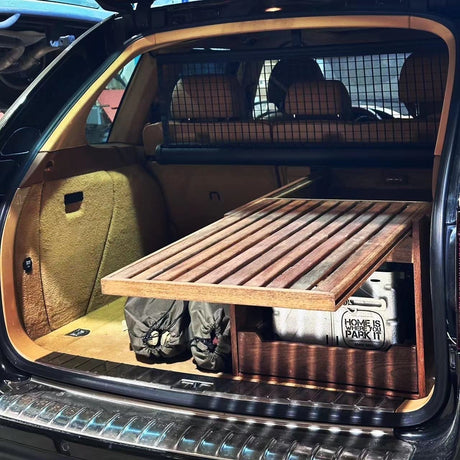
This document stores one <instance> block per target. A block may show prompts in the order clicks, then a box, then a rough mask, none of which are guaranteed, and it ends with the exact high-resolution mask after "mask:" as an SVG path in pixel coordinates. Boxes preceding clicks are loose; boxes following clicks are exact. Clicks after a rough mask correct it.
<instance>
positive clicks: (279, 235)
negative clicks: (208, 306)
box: [198, 202, 352, 285]
mask: <svg viewBox="0 0 460 460" xmlns="http://www.w3.org/2000/svg"><path fill="white" fill-rule="evenodd" d="M331 208H332V209H331ZM350 208H352V203H340V204H339V205H338V206H337V203H334V202H326V203H322V204H321V205H320V206H318V208H317V209H316V212H315V213H314V214H313V213H309V214H303V215H301V216H299V217H298V218H296V219H295V220H293V221H292V222H291V223H289V224H288V225H286V226H282V227H281V228H280V230H278V231H277V232H275V233H272V234H271V235H270V236H268V237H267V238H265V239H264V240H262V241H260V242H259V244H257V245H252V244H251V245H250V247H249V249H248V250H246V251H244V252H241V253H240V254H237V255H235V252H234V253H233V255H232V256H231V257H230V258H229V260H228V262H226V263H225V264H220V265H219V266H217V267H216V268H215V269H214V270H212V271H211V272H209V273H207V275H205V276H203V277H201V278H199V279H198V281H199V282H203V283H216V282H220V281H222V280H223V281H224V283H226V284H240V283H241V282H242V280H241V275H242V277H243V279H244V278H245V276H250V274H251V273H252V272H254V271H256V272H257V271H259V270H261V269H262V268H263V267H262V266H261V264H262V263H263V262H262V261H263V260H264V259H267V258H268V260H266V262H265V264H272V263H274V262H277V261H278V260H279V258H280V256H281V254H280V252H279V251H280V250H281V251H283V249H284V251H286V250H288V249H289V247H291V246H295V245H296V240H299V239H303V240H304V239H306V238H308V237H310V236H312V234H313V232H314V231H318V230H319V229H320V228H321V223H322V222H324V221H327V220H332V219H336V218H337V215H343V213H345V212H346V211H348V210H350ZM323 212H324V214H322V213H323ZM345 215H347V214H345ZM318 216H319V217H318ZM312 221H313V222H312ZM308 224H311V225H308ZM289 237H292V238H291V239H288V238H289ZM323 238H324V237H323ZM233 249H234V248H231V250H233ZM270 249H275V251H274V252H276V254H275V256H273V253H272V252H270ZM276 250H278V251H276ZM250 262H253V264H250ZM240 268H241V270H240V276H238V275H237V274H236V273H235V272H236V271H237V270H238V269H240ZM241 272H242V273H241ZM227 276H228V277H227ZM261 285H263V283H262V284H261Z"/></svg>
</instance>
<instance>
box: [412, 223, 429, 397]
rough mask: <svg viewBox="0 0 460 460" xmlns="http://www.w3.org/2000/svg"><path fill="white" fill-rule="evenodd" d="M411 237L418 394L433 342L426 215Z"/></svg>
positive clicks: (424, 391) (424, 380) (424, 385)
mask: <svg viewBox="0 0 460 460" xmlns="http://www.w3.org/2000/svg"><path fill="white" fill-rule="evenodd" d="M412 239H413V242H412V254H413V263H414V302H415V338H416V343H417V367H418V379H419V383H418V384H419V393H420V395H421V396H426V394H427V393H428V387H427V377H428V375H427V373H428V372H429V373H431V372H432V366H433V350H432V349H430V348H429V347H430V346H432V345H430V344H432V343H433V340H432V335H433V332H432V316H431V308H430V307H431V305H430V304H431V296H430V290H429V285H430V282H429V247H430V246H429V228H428V222H427V220H426V219H420V220H418V221H417V222H414V229H413V232H412Z"/></svg>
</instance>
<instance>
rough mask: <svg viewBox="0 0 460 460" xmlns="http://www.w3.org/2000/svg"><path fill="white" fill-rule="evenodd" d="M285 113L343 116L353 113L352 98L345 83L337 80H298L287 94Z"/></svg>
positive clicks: (299, 115)
mask: <svg viewBox="0 0 460 460" xmlns="http://www.w3.org/2000/svg"><path fill="white" fill-rule="evenodd" d="M284 105H285V113H286V114H289V115H295V116H296V117H314V118H327V119H329V118H342V119H349V118H350V115H351V99H350V95H349V94H348V91H347V89H346V88H345V86H344V84H343V83H342V82H340V81H336V80H319V81H310V82H307V81H304V82H297V83H294V84H293V85H291V86H290V87H289V89H288V91H287V94H286V100H285V103H284Z"/></svg>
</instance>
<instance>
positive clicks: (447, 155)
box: [0, 0, 460, 459]
mask: <svg viewBox="0 0 460 460" xmlns="http://www.w3.org/2000/svg"><path fill="white" fill-rule="evenodd" d="M116 3H121V4H122V6H121V9H120V12H121V13H124V14H125V15H126V17H116V18H111V19H108V20H106V21H105V22H103V23H101V24H99V25H98V26H96V27H95V28H94V29H93V30H92V31H91V33H90V34H86V35H85V36H83V37H81V39H79V40H78V41H77V42H76V43H75V44H74V45H72V46H71V47H69V49H68V50H67V51H66V52H65V53H63V54H62V55H61V56H60V57H59V58H58V59H57V60H56V62H55V63H53V64H52V65H51V66H50V67H49V68H48V69H47V70H46V71H45V72H44V73H43V74H42V75H41V76H40V77H39V78H38V79H37V80H36V81H35V82H34V84H33V85H32V86H31V87H30V88H29V89H28V90H27V91H26V93H25V94H24V96H23V98H22V99H21V100H20V101H18V102H17V103H16V104H15V106H14V107H13V109H12V110H11V112H10V113H9V114H8V115H7V116H6V117H5V119H4V120H3V121H2V122H1V130H0V152H1V155H0V184H1V190H0V193H1V194H2V197H3V199H4V203H3V207H2V212H1V218H2V226H3V225H4V222H5V219H6V216H7V213H8V210H9V205H10V203H11V200H12V197H13V194H14V192H15V189H16V188H17V187H18V185H19V183H20V181H21V180H22V178H23V176H24V174H25V171H27V170H28V169H29V167H30V165H31V164H32V162H33V160H34V157H35V155H36V154H37V152H38V151H39V150H40V148H41V146H42V145H43V143H44V140H45V139H46V138H47V136H48V134H49V133H50V132H51V131H52V130H53V128H54V127H55V126H56V125H57V124H58V122H59V121H60V120H61V119H62V117H63V116H64V115H65V114H66V113H67V111H68V109H69V108H70V107H71V106H72V105H73V103H74V102H75V100H77V99H78V97H79V96H80V95H81V94H82V93H83V92H84V91H85V90H86V89H87V88H88V86H89V85H90V84H91V83H92V82H93V81H94V80H95V78H96V77H97V76H99V75H101V74H102V73H103V71H104V70H105V69H107V67H108V66H109V65H110V64H111V63H112V62H113V61H114V60H115V58H116V57H117V56H118V55H119V54H120V53H121V51H122V50H123V49H124V48H125V47H126V46H127V44H128V43H132V42H133V41H135V40H137V39H140V38H141V37H142V36H145V35H148V34H149V33H153V32H158V31H161V30H174V28H176V27H177V25H178V24H181V27H195V26H201V25H205V24H210V23H219V22H232V21H233V22H236V21H239V20H243V18H244V20H247V19H254V20H256V19H259V18H260V17H263V10H264V8H265V3H264V2H261V3H256V5H255V6H254V5H253V4H252V3H248V2H246V3H244V2H225V1H223V2H197V3H193V4H188V5H175V6H172V7H165V8H158V9H157V10H151V13H150V14H151V19H150V20H149V21H147V22H146V21H145V20H141V18H140V17H139V14H140V11H141V10H142V11H143V12H144V13H145V11H146V9H142V8H141V9H139V7H138V9H137V10H135V11H134V12H131V9H130V8H125V7H124V6H123V3H126V4H128V3H131V2H116ZM148 3H149V2H146V3H145V5H147V4H148ZM364 3H365V5H364ZM364 3H363V2H360V1H356V2H342V1H331V2H316V1H312V2H286V8H285V10H284V11H283V13H280V16H279V17H282V16H285V17H290V16H294V15H299V14H302V13H303V14H313V15H321V14H326V13H327V14H328V15H331V16H334V15H345V14H395V15H398V14H404V13H411V14H417V15H420V16H422V17H427V18H432V19H434V20H436V21H438V22H441V23H443V24H445V25H446V26H447V27H449V28H450V29H451V30H452V31H454V33H457V24H456V22H455V20H456V17H457V16H458V14H460V9H459V8H457V5H456V4H454V2H451V3H452V4H449V1H448V0H446V1H434V2H429V1H405V2H399V1H398V2H393V1H390V0H388V1H383V2H376V3H375V4H373V5H372V6H370V5H369V2H364ZM101 4H102V5H103V6H104V5H109V7H110V9H112V8H116V6H115V3H114V2H108V1H107V2H101ZM300 8H302V13H300V11H299V10H300ZM136 11H137V13H136ZM136 14H137V15H138V16H137V18H136ZM249 15H251V16H250V17H249ZM457 66H458V63H457ZM459 78H460V72H458V71H457V72H456V83H455V85H454V91H455V93H454V96H453V102H452V105H451V108H450V117H449V118H450V119H449V128H448V131H447V132H448V137H447V139H446V142H445V145H444V152H443V156H442V163H441V168H440V176H439V180H438V185H437V193H436V197H437V198H436V201H435V203H434V214H433V216H434V217H433V221H432V241H431V260H432V262H431V266H432V272H431V290H432V301H433V306H434V308H433V311H434V330H435V333H434V336H435V337H436V338H437V339H436V340H435V341H434V346H435V358H436V359H435V363H436V366H437V371H436V375H437V382H436V386H435V389H434V394H433V395H432V397H431V399H430V401H429V402H428V403H427V404H426V405H425V406H424V407H423V408H422V409H420V410H418V411H416V412H411V413H404V414H399V418H394V417H393V418H392V419H391V421H390V419H386V418H385V416H384V415H382V414H376V413H373V412H372V411H366V409H365V408H359V410H358V411H356V410H354V411H353V410H350V409H349V408H344V409H343V408H342V409H341V410H342V413H341V414H340V415H337V413H335V417H336V418H337V417H338V424H339V425H341V426H339V427H338V426H336V425H333V424H332V423H333V421H334V420H333V418H332V417H331V414H330V413H329V414H326V413H322V412H321V411H320V410H317V414H318V415H317V419H315V418H314V416H313V413H314V412H315V410H314V408H313V407H309V408H308V410H306V411H305V412H300V418H303V417H305V418H304V419H305V420H306V419H308V420H312V419H313V420H314V423H313V424H312V423H307V422H305V423H301V424H299V425H298V426H294V427H293V426H292V425H293V423H292V422H290V421H285V420H280V419H284V418H285V419H290V418H291V419H298V418H299V413H298V412H295V413H289V410H288V409H289V408H288V406H289V403H286V404H282V403H280V404H278V405H277V404H272V405H271V406H269V407H268V408H267V407H263V405H260V407H259V405H258V404H256V403H254V404H248V405H245V404H246V403H242V404H241V405H240V406H238V405H236V404H235V407H234V410H233V414H232V415H230V413H231V412H232V411H231V410H228V408H227V411H226V413H224V414H223V413H221V412H220V411H222V410H225V408H226V406H225V405H222V404H221V403H220V402H219V401H216V400H215V398H214V397H213V396H212V395H208V394H203V392H201V391H196V392H194V390H193V389H192V390H190V391H185V392H182V394H178V393H172V392H170V391H169V388H171V386H174V385H169V386H168V385H166V386H165V387H164V388H156V389H155V390H153V389H152V388H149V387H148V386H143V385H142V384H139V381H138V382H137V383H138V385H135V386H132V387H128V386H127V385H125V383H126V382H124V381H122V379H121V378H117V379H108V378H106V376H104V375H101V376H99V377H98V376H94V375H90V374H89V373H85V372H78V371H77V372H76V371H75V369H74V370H72V369H71V368H68V369H62V368H59V369H56V368H53V367H52V366H49V365H45V364H38V363H31V362H29V361H27V360H25V359H24V358H23V357H21V356H20V355H19V354H18V353H17V352H16V351H15V350H14V349H13V347H12V346H11V344H10V343H9V340H8V336H7V332H6V329H5V327H4V325H3V324H2V327H1V330H0V340H1V344H2V351H3V353H4V356H2V360H3V361H4V362H3V363H2V378H3V379H4V381H5V385H4V386H3V388H2V396H1V397H0V419H1V420H2V421H3V423H4V424H5V426H8V427H11V428H5V426H3V427H2V430H3V433H2V432H0V438H2V437H3V438H4V439H5V438H6V439H7V438H8V437H9V436H11V433H16V432H15V431H8V430H10V429H11V430H20V432H21V433H22V432H23V431H22V430H23V429H24V430H28V431H29V433H28V434H27V435H24V438H29V439H30V444H29V445H27V446H26V447H24V444H25V443H22V442H19V443H18V445H16V444H15V445H14V446H13V445H11V444H10V447H9V452H10V454H9V455H10V457H7V458H20V456H21V455H24V454H23V453H22V452H31V451H29V450H27V449H37V451H36V453H35V454H33V455H36V457H34V458H61V457H62V458H64V457H63V456H65V458H69V456H71V457H72V456H75V457H78V458H91V455H94V452H95V451H96V450H93V449H99V448H100V449H101V451H97V452H100V453H98V454H97V455H99V456H100V457H101V458H104V455H106V454H107V458H113V457H110V455H111V453H112V452H117V454H116V455H120V456H121V455H126V458H130V455H133V456H136V455H139V456H143V455H152V454H153V455H159V454H160V453H161V454H162V455H165V456H173V457H177V456H179V457H180V458H187V457H189V456H190V457H198V458H337V459H339V458H344V459H348V458H349V459H351V458H369V459H370V458H388V459H389V458H394V459H399V458H401V459H404V458H420V459H428V458H446V459H447V458H453V456H454V454H455V452H456V450H457V445H458V433H459V431H458V426H459V405H458V404H459V401H458V387H457V378H458V377H457V365H458V363H457V347H456V336H457V330H456V328H457V325H456V323H455V319H456V310H457V304H456V302H457V300H458V299H457V295H458V292H457V277H456V272H455V264H456V253H457V248H456V245H455V244H456V241H455V238H454V235H455V232H456V219H457V198H458V196H459V195H460V181H459V178H460V161H459V159H460V155H459V152H458V128H457V127H458V114H459V110H460V108H459V105H460V102H459V101H460V98H459V97H457V95H458V93H459V91H460V82H459V81H458V80H459ZM56 82H59V83H62V82H65V84H56ZM51 93H53V98H52V99H50V98H49V97H48V95H49V94H51ZM37 113H40V116H39V117H37V115H36V114H37ZM24 129H26V130H27V131H26V133H28V134H30V135H29V136H27V137H26V142H24V136H23V135H24V131H19V130H24ZM18 134H19V135H20V137H21V141H23V142H21V143H16V142H15V136H18ZM39 136H40V137H39ZM205 154H206V152H205ZM395 155H397V153H396V154H395ZM206 161H207V160H206V158H205V159H204V160H203V163H206ZM236 161H237V160H236ZM294 161H295V160H294ZM323 161H324V158H323ZM333 161H334V155H332V159H331V162H333ZM388 161H391V160H388ZM224 162H225V160H224ZM2 323H3V319H2ZM446 329H447V331H448V333H449V337H450V339H451V341H450V343H449V341H448V340H447V338H446ZM48 364H49V363H48ZM31 378H32V380H31ZM38 379H46V380H44V381H41V380H38ZM14 380H18V381H19V382H18V383H13V381H14ZM56 382H60V383H59V384H57V383H56ZM62 382H63V383H64V386H62V387H61V386H60V385H62ZM66 385H68V386H66ZM110 394H119V395H123V396H124V399H122V398H119V397H112V396H110ZM132 399H138V400H139V399H142V400H147V401H154V402H155V404H167V405H170V406H171V407H172V406H173V405H177V406H182V407H183V408H184V409H180V410H177V413H175V412H176V410H175V409H174V408H173V409H171V408H170V407H161V406H159V405H152V403H151V402H142V403H141V402H139V401H135V402H134V404H133V405H132V406H131V403H130V401H131V400H132ZM191 408H193V409H191ZM209 408H212V410H213V411H214V412H207V409H209ZM337 410H340V409H339V408H337ZM358 412H359V413H358ZM79 414H86V415H87V419H82V420H80V421H79V419H78V416H79ZM237 414H244V415H245V421H242V420H241V416H240V415H237ZM269 416H272V417H275V418H276V419H277V420H276V421H274V422H273V421H272V420H271V419H263V417H267V418H268V417H269ZM249 417H251V418H249ZM257 417H260V418H257ZM326 423H329V424H330V425H326ZM342 423H350V424H354V425H357V426H362V425H369V426H374V427H378V426H380V425H381V424H383V425H384V426H386V427H391V426H392V425H393V426H395V425H397V426H399V428H397V429H396V430H393V429H391V428H385V430H383V431H382V432H378V429H377V428H375V429H374V434H372V428H358V427H355V428H351V429H350V427H349V428H348V429H347V428H345V427H343V426H342ZM264 424H265V426H264ZM321 424H322V425H321ZM45 425H46V427H45ZM134 425H136V430H137V431H132V432H131V431H130V429H131V427H133V426H134ZM414 425H419V426H417V427H416V428H413V426H414ZM155 427H157V428H158V432H157V433H156V434H155V436H154V435H153V428H155ZM160 427H161V430H160V429H159V428H160ZM133 430H134V429H133ZM292 430H294V433H295V434H294V435H292ZM30 432H31V433H33V434H30ZM210 433H212V441H213V442H215V445H213V446H210V445H208V444H207V440H208V438H209V436H210ZM338 433H340V434H338ZM382 433H383V434H382ZM41 436H43V438H39V437H41ZM43 440H46V442H45V441H43ZM210 440H211V438H210ZM217 440H219V442H217ZM42 442H45V444H46V445H45V444H41V443H42ZM21 444H22V445H21ZM82 444H83V445H86V444H88V445H90V446H91V447H88V449H89V450H88V451H87V452H86V453H85V451H84V448H83V447H81V446H82ZM66 446H67V447H66ZM131 449H133V450H131ZM144 449H147V452H146V451H145V450H144ZM106 450H107V451H106ZM107 452H108V453H107ZM15 455H16V457H15ZM31 455H32V454H31ZM40 455H42V457H40ZM51 455H54V456H55V457H51ZM85 455H86V456H85ZM315 455H316V457H315ZM373 455H375V456H373ZM379 456H380V457H379ZM30 458H32V456H31V457H30ZM117 458H118V457H117ZM120 458H125V457H120ZM133 458H134V457H133Z"/></svg>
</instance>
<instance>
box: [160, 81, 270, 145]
mask: <svg viewBox="0 0 460 460" xmlns="http://www.w3.org/2000/svg"><path fill="white" fill-rule="evenodd" d="M170 114H171V120H172V121H171V122H170V123H169V125H168V128H169V141H170V142H171V143H184V144H190V143H191V144H200V145H203V144H204V145H206V144H221V143H233V142H235V143H239V142H270V140H271V135H270V126H269V124H268V123H264V122H256V121H250V120H248V107H247V101H246V96H245V93H244V90H243V88H242V87H241V85H240V84H239V82H238V80H237V78H236V77H235V76H230V75H194V76H189V77H182V78H181V79H180V80H179V81H178V82H177V84H176V87H175V88H174V91H173V94H172V99H171V109H170Z"/></svg>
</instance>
